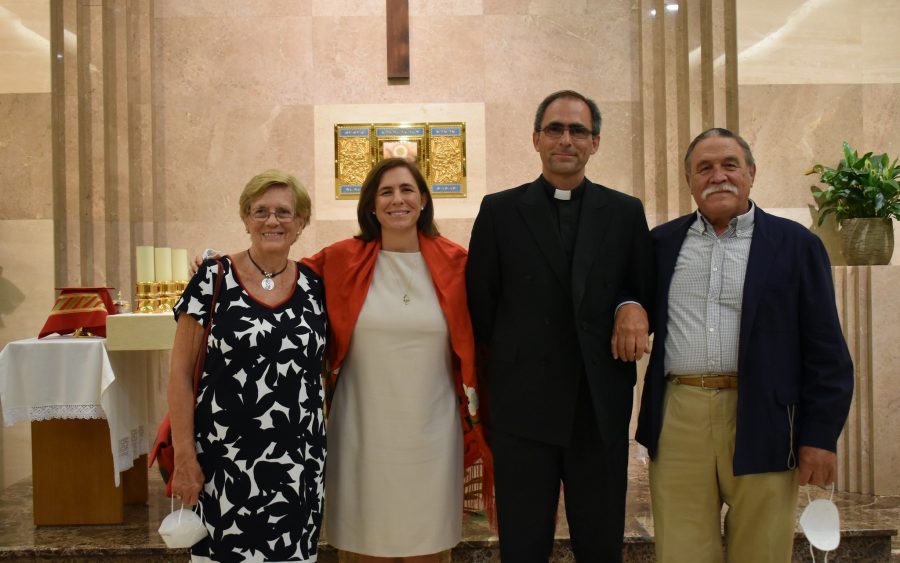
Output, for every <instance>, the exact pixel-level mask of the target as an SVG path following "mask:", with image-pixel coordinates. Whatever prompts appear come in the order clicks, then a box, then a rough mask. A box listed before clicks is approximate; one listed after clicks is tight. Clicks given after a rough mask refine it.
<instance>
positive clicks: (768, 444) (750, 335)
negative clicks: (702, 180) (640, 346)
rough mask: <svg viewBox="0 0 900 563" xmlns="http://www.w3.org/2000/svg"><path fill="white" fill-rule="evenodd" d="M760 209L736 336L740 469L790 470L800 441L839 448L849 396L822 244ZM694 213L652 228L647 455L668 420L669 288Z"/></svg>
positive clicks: (641, 437)
mask: <svg viewBox="0 0 900 563" xmlns="http://www.w3.org/2000/svg"><path fill="white" fill-rule="evenodd" d="M754 213H755V215H754V227H753V240H752V241H751V243H750V255H749V256H748V258H747V272H746V275H745V276H744V295H743V301H742V306H741V325H740V340H739V342H738V406H737V431H736V437H735V449H734V460H733V465H734V473H735V475H743V474H747V473H765V472H769V471H784V470H787V469H790V468H791V467H792V466H793V464H794V463H796V459H797V458H796V450H797V447H798V446H815V447H818V448H822V449H826V450H831V451H834V450H835V447H836V443H837V439H838V436H839V435H840V433H841V429H842V428H843V426H844V421H845V420H846V419H847V413H848V411H849V409H850V400H851V397H852V394H853V363H852V361H851V359H850V353H849V351H848V350H847V344H846V343H845V342H844V337H843V334H842V333H841V325H840V321H839V320H838V314H837V308H836V306H835V302H834V285H833V283H832V278H831V267H830V263H829V261H828V255H827V254H826V252H825V247H824V246H823V245H822V242H821V241H820V240H819V237H817V236H816V235H815V234H813V233H811V232H810V231H809V229H807V228H806V227H804V226H803V225H800V224H799V223H796V222H794V221H789V220H787V219H782V218H780V217H775V216H772V215H769V214H767V213H766V212H764V211H763V210H762V209H760V208H759V207H756V210H755V212H754ZM696 218H697V214H696V213H691V214H690V215H685V216H683V217H679V218H678V219H675V220H674V221H670V222H668V223H666V224H664V225H660V226H659V227H656V228H655V229H653V232H652V237H653V245H654V250H655V255H656V262H657V284H658V290H657V292H656V304H655V305H654V307H653V311H654V315H653V316H652V317H651V319H652V321H651V329H652V330H653V333H654V342H653V352H652V353H651V355H650V364H649V365H648V367H647V375H646V378H645V380H644V392H643V397H642V399H641V413H640V417H639V421H638V430H637V440H638V441H639V442H640V443H642V444H643V445H645V446H646V447H647V449H648V450H649V451H650V455H651V457H656V451H657V446H658V443H659V433H660V431H661V430H662V425H663V423H664V421H663V399H664V397H665V391H666V385H667V383H666V380H665V377H666V373H665V344H666V335H667V332H666V331H667V326H666V325H667V323H668V312H669V286H670V285H671V281H672V274H673V273H674V271H675V264H676V262H677V260H678V255H679V253H680V252H681V245H682V244H683V243H684V239H685V236H686V235H687V232H688V229H689V227H690V226H691V224H692V223H693V222H694V220H695V219H696ZM790 454H793V455H790Z"/></svg>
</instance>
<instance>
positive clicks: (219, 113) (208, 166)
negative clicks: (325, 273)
mask: <svg viewBox="0 0 900 563" xmlns="http://www.w3.org/2000/svg"><path fill="white" fill-rule="evenodd" d="M157 115H158V117H159V118H160V120H161V123H162V124H163V128H164V135H165V137H164V142H163V145H162V149H163V150H162V151H161V153H160V154H159V155H158V157H157V174H158V175H159V176H160V179H161V183H162V185H163V186H164V189H165V191H166V212H165V215H166V220H169V221H173V220H175V221H191V220H198V219H199V218H204V219H211V220H217V219H223V218H226V219H232V218H235V219H236V218H237V217H238V216H237V213H238V198H239V196H240V193H241V190H243V188H244V185H246V183H247V181H248V180H250V178H252V177H253V176H254V175H256V174H258V173H260V172H262V171H263V170H266V169H268V168H281V169H284V170H286V171H288V172H291V173H293V174H294V175H296V176H297V178H298V179H299V180H300V182H301V183H303V184H304V185H306V186H307V187H308V188H309V189H310V193H311V194H312V193H313V190H312V185H311V183H312V180H313V169H314V163H313V147H314V144H313V138H312V133H313V132H312V108H311V107H310V106H306V105H279V104H273V103H265V102H262V103H259V104H255V105H235V106H229V107H210V106H206V105H204V104H201V103H198V104H191V105H189V106H188V105H184V104H168V105H165V106H164V107H162V108H159V109H158V110H157ZM313 197H314V198H315V196H313ZM241 232H243V228H242V229H241Z"/></svg>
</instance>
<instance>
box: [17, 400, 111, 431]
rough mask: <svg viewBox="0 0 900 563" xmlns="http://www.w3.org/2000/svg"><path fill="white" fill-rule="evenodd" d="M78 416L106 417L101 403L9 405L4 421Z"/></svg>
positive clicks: (82, 417) (82, 418) (85, 417)
mask: <svg viewBox="0 0 900 563" xmlns="http://www.w3.org/2000/svg"><path fill="white" fill-rule="evenodd" d="M54 418H77V419H81V420H89V419H100V418H106V414H105V413H104V412H103V408H102V407H101V406H100V405H43V406H40V407H9V408H6V409H3V423H4V424H5V425H6V426H12V425H13V424H15V423H17V422H23V421H41V420H52V419H54Z"/></svg>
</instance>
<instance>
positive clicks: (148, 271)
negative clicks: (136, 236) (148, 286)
mask: <svg viewBox="0 0 900 563" xmlns="http://www.w3.org/2000/svg"><path fill="white" fill-rule="evenodd" d="M135 255H136V257H135V261H136V263H137V281H138V283H148V282H152V281H153V279H154V278H153V247H152V246H138V247H137V248H135Z"/></svg>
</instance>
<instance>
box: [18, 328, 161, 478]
mask: <svg viewBox="0 0 900 563" xmlns="http://www.w3.org/2000/svg"><path fill="white" fill-rule="evenodd" d="M124 367H125V366H119V367H118V369H119V370H120V371H123V370H124ZM0 403H2V407H3V421H4V424H5V425H6V426H12V425H13V424H15V423H17V422H21V421H41V420H50V419H57V418H77V419H98V418H105V419H106V420H107V423H108V424H109V438H110V448H111V451H112V458H113V468H114V472H113V474H114V475H115V482H116V486H117V487H118V486H119V481H120V479H119V473H120V472H122V471H125V470H128V469H131V467H133V465H134V460H135V459H136V458H138V457H140V456H141V455H143V454H146V453H147V452H148V450H149V447H148V442H147V438H146V434H145V427H146V426H147V424H148V418H147V415H148V413H147V410H148V409H147V402H146V400H145V397H144V382H143V381H142V380H141V378H140V377H126V376H122V377H117V376H116V374H115V372H114V371H113V367H112V364H111V363H110V358H109V355H108V354H107V352H106V339H105V338H73V337H71V336H59V335H51V336H48V337H46V338H42V339H37V338H28V339H25V340H17V341H15V342H10V343H9V344H7V345H6V347H5V348H4V349H3V351H2V352H0Z"/></svg>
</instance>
